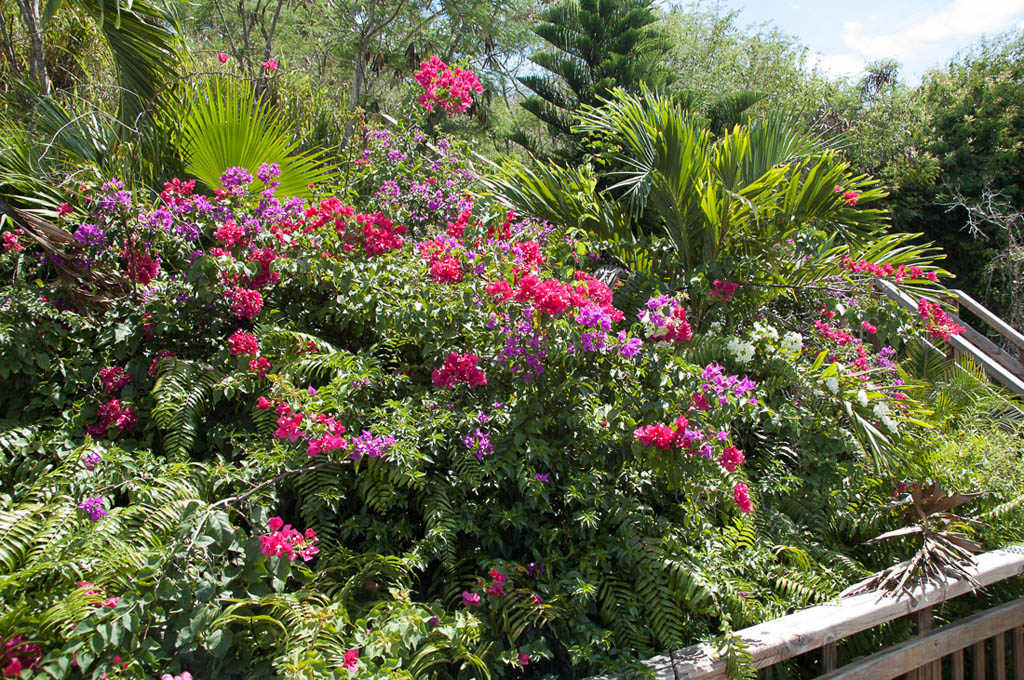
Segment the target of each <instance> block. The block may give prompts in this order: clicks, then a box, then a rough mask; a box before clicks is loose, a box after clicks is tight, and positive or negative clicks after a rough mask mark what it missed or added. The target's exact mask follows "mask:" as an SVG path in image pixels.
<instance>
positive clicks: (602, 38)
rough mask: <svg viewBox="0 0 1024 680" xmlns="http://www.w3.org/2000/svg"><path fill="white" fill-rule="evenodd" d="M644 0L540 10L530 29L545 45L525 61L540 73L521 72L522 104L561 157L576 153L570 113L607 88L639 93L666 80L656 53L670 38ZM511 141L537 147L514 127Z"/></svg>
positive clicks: (588, 1) (591, 1) (603, 0)
mask: <svg viewBox="0 0 1024 680" xmlns="http://www.w3.org/2000/svg"><path fill="white" fill-rule="evenodd" d="M652 4H653V3H652V2H651V1H650V0H581V1H579V2H576V1H575V0H570V1H568V2H563V3H561V4H558V5H555V6H553V7H551V8H549V9H547V10H545V11H544V12H543V13H542V14H541V15H540V17H539V19H540V21H541V23H539V24H538V25H537V26H536V27H535V28H534V29H533V31H534V33H536V34H537V35H538V36H540V37H541V38H542V39H543V40H544V41H545V42H546V43H547V44H548V46H549V47H550V48H554V49H553V50H549V51H539V52H536V53H534V54H533V55H532V56H531V57H530V60H531V61H532V62H533V63H534V64H535V65H537V66H539V67H540V68H542V69H544V71H546V72H547V74H544V75H541V74H531V75H526V76H522V77H520V78H519V81H520V82H521V83H522V84H523V85H526V86H527V87H528V88H530V90H532V91H533V92H534V95H533V96H531V97H528V98H527V99H526V100H525V101H523V102H522V106H523V108H525V109H526V110H527V111H529V112H530V113H532V114H533V115H534V116H535V117H536V118H537V119H538V120H540V121H541V122H542V123H543V124H544V125H545V127H546V128H547V131H548V132H549V133H550V134H551V135H552V137H553V138H554V139H555V141H556V142H557V143H559V144H564V145H566V150H565V151H564V153H563V154H562V156H563V157H564V158H579V156H580V154H581V153H582V151H581V150H580V149H579V148H578V147H577V146H576V141H575V140H574V138H573V133H572V129H571V128H572V125H573V117H572V116H573V112H575V111H577V110H578V109H579V107H580V106H583V105H594V104H597V103H598V102H599V100H600V98H601V97H603V96H606V95H607V94H608V93H609V92H610V91H611V90H612V89H613V88H615V87H621V88H623V89H625V90H628V91H634V92H635V91H639V89H640V87H641V84H644V85H646V86H647V87H650V88H655V89H657V88H660V87H662V86H664V85H666V84H667V83H669V82H670V81H671V80H672V76H671V74H670V72H669V71H668V69H666V68H665V64H664V59H663V56H664V55H665V53H666V52H667V51H668V49H669V42H668V41H667V40H666V39H665V37H664V35H663V34H662V33H661V30H660V28H659V27H658V26H656V25H655V24H656V22H657V21H658V17H657V15H656V14H655V13H654V10H653V9H652ZM512 139H513V141H516V142H518V143H519V144H521V145H523V146H524V147H525V148H527V149H529V150H531V151H535V150H536V148H537V144H536V141H535V140H531V139H530V138H529V137H528V135H527V134H526V133H525V132H524V131H522V130H519V131H517V132H516V133H514V135H513V137H512Z"/></svg>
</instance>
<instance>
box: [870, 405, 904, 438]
mask: <svg viewBox="0 0 1024 680" xmlns="http://www.w3.org/2000/svg"><path fill="white" fill-rule="evenodd" d="M872 412H873V413H874V414H875V417H876V418H878V419H879V420H881V421H882V425H884V426H885V428H886V429H887V430H889V431H890V432H896V431H897V430H899V423H897V422H896V421H895V420H893V419H892V416H890V415H889V405H888V404H886V403H885V402H884V401H880V402H878V403H877V404H875V408H874V409H872Z"/></svg>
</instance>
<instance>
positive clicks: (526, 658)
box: [519, 652, 530, 666]
mask: <svg viewBox="0 0 1024 680" xmlns="http://www.w3.org/2000/svg"><path fill="white" fill-rule="evenodd" d="M519 663H521V664H522V665H524V666H526V665H528V664H529V663H530V655H529V654H527V653H526V652H519Z"/></svg>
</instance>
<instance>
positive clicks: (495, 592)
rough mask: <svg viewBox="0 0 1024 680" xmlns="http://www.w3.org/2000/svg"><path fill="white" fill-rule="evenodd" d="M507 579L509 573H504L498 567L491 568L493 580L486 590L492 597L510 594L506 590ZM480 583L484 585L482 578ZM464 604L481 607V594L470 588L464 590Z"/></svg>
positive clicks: (465, 605)
mask: <svg viewBox="0 0 1024 680" xmlns="http://www.w3.org/2000/svg"><path fill="white" fill-rule="evenodd" d="M507 580H508V575H507V574H502V573H501V572H500V571H498V570H497V569H491V582H490V583H489V584H488V585H487V587H486V588H485V589H484V592H485V593H487V594H488V595H489V596H491V597H502V596H504V595H508V593H506V592H505V582H506V581H507ZM480 584H481V585H483V580H482V579H481V580H480ZM462 606H464V607H479V606H480V594H479V593H474V592H472V591H469V590H464V591H462Z"/></svg>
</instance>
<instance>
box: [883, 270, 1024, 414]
mask: <svg viewBox="0 0 1024 680" xmlns="http://www.w3.org/2000/svg"><path fill="white" fill-rule="evenodd" d="M875 284H876V285H877V286H878V288H879V289H880V290H881V291H882V292H883V293H885V294H886V295H887V296H888V297H890V298H891V299H893V300H895V301H896V302H897V303H899V304H900V305H902V306H903V307H904V308H905V309H909V310H911V311H913V310H916V309H917V301H916V300H914V298H912V297H910V296H909V295H907V294H906V293H904V292H903V291H902V290H900V289H899V288H897V287H896V286H895V285H893V284H892V283H890V282H889V281H884V280H882V279H877V280H876V281H875ZM949 345H950V346H951V347H953V349H955V350H956V351H958V352H963V353H965V354H968V355H969V356H970V357H971V358H973V359H974V360H975V361H977V362H978V363H979V364H981V367H982V368H983V369H985V373H987V374H988V375H989V377H991V378H992V379H993V380H996V381H998V382H999V383H1000V384H1001V385H1002V386H1003V387H1005V388H1006V389H1008V390H1010V391H1011V392H1013V393H1015V394H1019V395H1022V396H1024V379H1021V378H1019V377H1017V376H1018V374H1019V373H1020V372H1019V371H1011V370H1009V369H1008V368H1007V367H1006V366H1004V365H1003V363H1002V362H1001V361H997V360H996V359H995V358H993V357H992V356H989V355H988V354H986V353H985V352H984V351H983V350H982V349H981V348H979V347H978V346H977V345H975V344H974V343H972V342H970V341H969V340H967V339H966V338H964V337H963V336H960V335H954V336H952V337H951V338H950V339H949ZM998 356H999V357H1000V359H1002V360H1004V361H1005V360H1006V358H1007V357H1009V355H1006V357H1003V356H1002V355H998ZM1009 358H1010V360H1012V361H1016V360H1015V359H1013V358H1012V357H1009Z"/></svg>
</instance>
